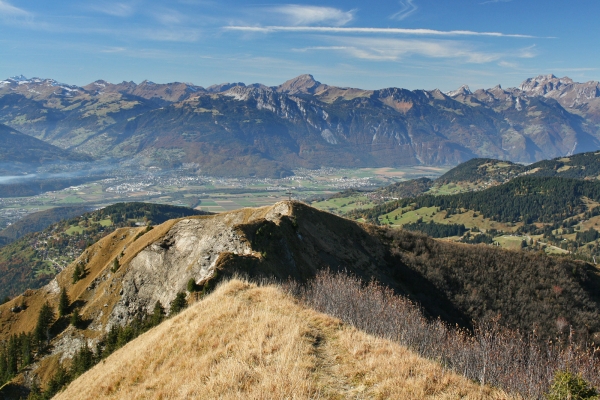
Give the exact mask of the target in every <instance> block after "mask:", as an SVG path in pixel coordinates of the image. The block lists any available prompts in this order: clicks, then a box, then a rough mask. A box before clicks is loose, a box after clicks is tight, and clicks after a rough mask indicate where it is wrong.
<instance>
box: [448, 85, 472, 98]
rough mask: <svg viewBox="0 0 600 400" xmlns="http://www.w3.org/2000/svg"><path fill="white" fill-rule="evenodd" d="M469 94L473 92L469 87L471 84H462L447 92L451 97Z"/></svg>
mask: <svg viewBox="0 0 600 400" xmlns="http://www.w3.org/2000/svg"><path fill="white" fill-rule="evenodd" d="M469 94H473V92H471V89H469V85H462V86H461V87H459V88H458V89H456V90H452V91H450V92H447V93H446V95H447V96H450V97H455V96H459V95H463V96H466V95H469Z"/></svg>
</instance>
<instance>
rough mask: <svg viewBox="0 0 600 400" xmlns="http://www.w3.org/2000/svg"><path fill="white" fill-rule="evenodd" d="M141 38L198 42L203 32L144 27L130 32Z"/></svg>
mask: <svg viewBox="0 0 600 400" xmlns="http://www.w3.org/2000/svg"><path fill="white" fill-rule="evenodd" d="M130 33H131V34H133V35H135V36H136V37H137V38H139V39H145V40H155V41H159V42H188V43H192V42H196V41H197V40H198V39H199V38H200V37H201V34H202V31H201V30H199V29H192V28H186V29H144V30H139V31H135V32H130Z"/></svg>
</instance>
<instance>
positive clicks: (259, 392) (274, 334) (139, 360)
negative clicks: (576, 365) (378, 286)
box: [55, 280, 507, 400]
mask: <svg viewBox="0 0 600 400" xmlns="http://www.w3.org/2000/svg"><path fill="white" fill-rule="evenodd" d="M317 397H318V398H403V399H425V398H436V399H454V398H465V399H477V398H486V399H487V398H507V396H506V395H505V394H503V393H501V392H499V391H496V390H494V389H491V388H489V387H486V386H480V385H478V384H475V383H473V382H471V381H469V380H467V379H466V378H463V377H460V376H458V375H456V374H453V373H450V372H447V371H444V370H443V369H442V368H441V367H440V366H439V365H438V364H436V363H434V362H431V361H428V360H425V359H423V358H420V357H418V356H416V355H415V354H414V353H411V352H410V351H408V350H407V349H405V348H403V347H401V346H399V345H397V344H394V343H392V342H389V341H386V340H383V339H377V338H374V337H372V336H370V335H367V334H365V333H362V332H360V331H358V330H356V329H354V328H351V327H348V326H346V325H344V324H342V323H341V322H340V321H339V320H336V319H334V318H331V317H328V316H326V315H323V314H320V313H317V312H315V311H313V310H310V309H306V308H303V307H301V306H300V305H298V304H297V303H296V302H295V301H294V300H293V299H292V298H291V297H290V296H288V295H286V294H284V293H283V292H282V291H281V290H280V289H278V288H277V287H275V286H266V287H258V286H256V285H254V284H249V283H247V282H242V281H240V280H232V281H230V282H228V283H226V284H223V285H222V286H220V287H219V288H218V289H217V290H216V291H215V292H214V293H213V294H211V295H210V296H208V297H207V298H205V299H204V300H203V301H201V302H198V303H196V304H194V305H193V306H192V307H191V308H189V309H188V310H186V311H184V312H183V313H181V314H180V315H178V316H177V317H175V318H173V319H171V320H169V321H167V322H164V323H163V324H161V325H159V326H158V327H157V328H154V329H152V330H151V331H149V332H147V333H146V334H144V335H142V336H141V337H139V338H138V339H136V340H134V341H133V342H131V343H129V344H128V345H126V346H125V347H124V348H123V349H121V350H119V351H117V352H116V353H114V354H113V355H111V356H110V357H109V358H108V359H106V361H105V362H102V363H101V364H99V365H97V366H96V367H94V368H93V369H92V370H90V371H89V372H87V373H86V374H84V375H82V376H81V377H80V378H78V379H77V380H76V381H74V382H73V383H72V384H71V385H70V386H69V387H68V388H67V389H66V390H65V391H64V392H62V393H60V394H59V395H57V396H56V397H55V398H56V399H58V400H60V399H73V398H78V399H82V400H83V399H98V398H105V399H142V398H143V399H164V398H169V399H189V398H205V399H212V398H222V399H228V398H317Z"/></svg>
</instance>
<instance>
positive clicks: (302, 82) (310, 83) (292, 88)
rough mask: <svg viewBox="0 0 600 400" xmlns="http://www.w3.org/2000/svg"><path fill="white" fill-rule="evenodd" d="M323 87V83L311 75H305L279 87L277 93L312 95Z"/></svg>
mask: <svg viewBox="0 0 600 400" xmlns="http://www.w3.org/2000/svg"><path fill="white" fill-rule="evenodd" d="M320 85H321V82H318V81H316V80H315V78H314V77H313V76H312V75H310V74H304V75H300V76H297V77H296V78H293V79H290V80H289V81H287V82H284V83H282V84H281V85H279V86H278V87H277V89H276V90H277V91H278V92H280V93H287V94H298V93H305V94H308V93H310V94H312V93H314V92H315V90H316V89H317V88H318V87H319V86H320Z"/></svg>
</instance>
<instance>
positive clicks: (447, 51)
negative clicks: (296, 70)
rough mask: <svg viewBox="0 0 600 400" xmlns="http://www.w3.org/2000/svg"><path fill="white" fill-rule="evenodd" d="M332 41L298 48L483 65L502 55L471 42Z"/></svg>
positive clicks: (386, 58) (382, 58) (380, 58)
mask: <svg viewBox="0 0 600 400" xmlns="http://www.w3.org/2000/svg"><path fill="white" fill-rule="evenodd" d="M332 41H334V42H335V43H336V45H334V46H316V47H307V48H304V49H297V51H310V50H338V51H343V52H345V53H346V54H348V55H350V56H352V57H355V58H359V59H363V60H372V61H399V60H402V59H404V58H408V57H411V56H415V55H416V56H423V57H427V58H440V59H459V60H462V61H464V62H468V63H476V64H482V63H488V62H492V61H497V60H499V59H500V58H501V57H502V54H500V53H486V52H481V51H477V50H475V49H474V48H473V46H472V45H470V44H468V43H464V42H461V41H451V40H417V39H384V38H356V37H341V38H340V37H338V38H333V39H332Z"/></svg>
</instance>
